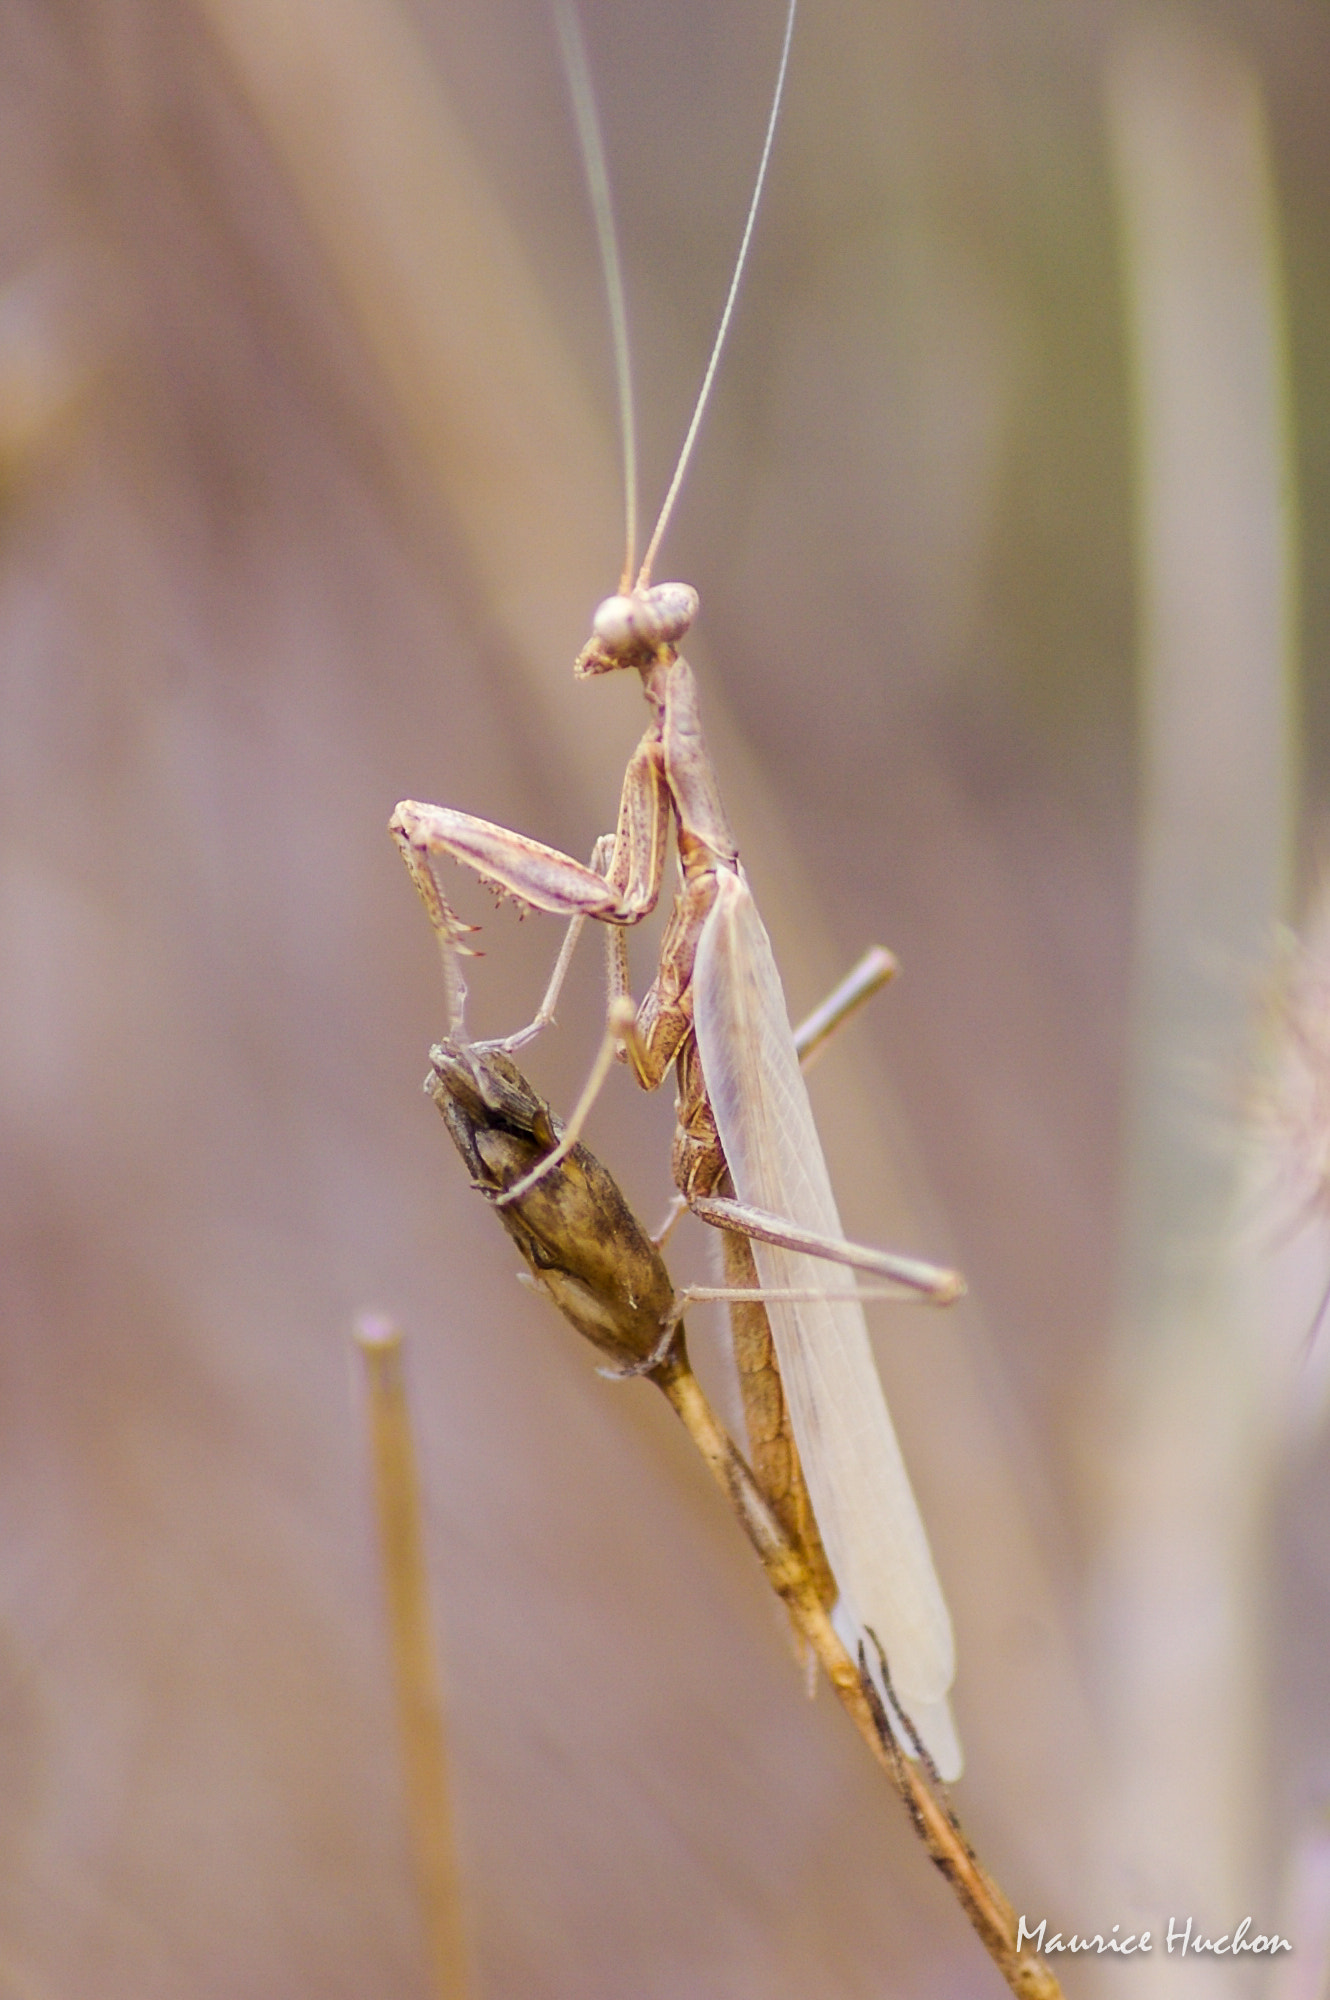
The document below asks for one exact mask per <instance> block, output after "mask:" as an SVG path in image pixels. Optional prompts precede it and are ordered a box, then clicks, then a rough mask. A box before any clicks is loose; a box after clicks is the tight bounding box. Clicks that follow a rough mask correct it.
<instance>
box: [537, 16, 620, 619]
mask: <svg viewBox="0 0 1330 2000" xmlns="http://www.w3.org/2000/svg"><path fill="white" fill-rule="evenodd" d="M554 25H555V27H556V28H557V29H558V33H559V49H560V53H561V54H562V56H563V70H564V75H565V76H566V77H567V79H568V93H569V96H570V97H571V98H572V100H573V118H574V120H575V122H576V125H577V145H578V150H579V152H580V153H581V155H582V171H583V173H584V174H585V175H586V184H587V193H588V195H589V196H590V198H591V214H592V219H593V220H594V222H595V225H596V241H597V244H598V245H599V248H600V269H601V275H602V277H603V278H604V281H605V300H606V304H607V305H608V307H609V314H610V339H611V341H612V343H613V346H614V374H615V379H616V382H617V385H618V394H619V435H620V437H621V438H622V439H623V499H624V520H625V540H626V553H625V555H624V561H623V582H622V584H621V586H620V588H621V589H622V590H624V591H626V590H627V589H628V587H629V585H630V584H631V582H632V580H633V566H634V564H635V563H636V561H637V417H636V412H635V410H634V405H633V367H632V353H631V349H630V347H629V344H628V308H627V305H626V304H625V301H624V289H623V266H622V265H621V264H620V262H619V239H618V234H617V232H616V230H615V227H614V203H613V201H612V199H611V197H610V177H609V173H608V171H607V169H606V166H605V147H604V143H603V141H602V139H601V132H600V118H599V115H598V113H597V111H596V93H595V91H594V90H593V89H592V87H591V71H590V69H589V67H588V65H587V57H586V43H585V42H584V41H583V39H582V28H581V23H580V22H579V21H578V18H577V13H576V10H575V9H574V7H573V4H572V0H554Z"/></svg>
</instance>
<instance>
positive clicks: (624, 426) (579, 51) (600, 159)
mask: <svg viewBox="0 0 1330 2000" xmlns="http://www.w3.org/2000/svg"><path fill="white" fill-rule="evenodd" d="M797 9H798V0H789V5H788V7H787V9H786V13H785V36H784V39H783V41H782V43H781V51H780V65H779V67H778V69H777V71H776V88H775V90H774V92H773V93H772V98H771V110H770V112H769V114H768V116H767V129H766V136H765V138H764V139H763V141H762V157H761V159H760V160H759V162H758V168H757V179H756V180H755V181H754V183H753V193H752V197H751V199H750V200H749V203H748V214H747V216H746V217H745V220H744V228H743V235H742V237H741V238H740V241H739V255H738V257H737V258H736V259H735V264H734V274H733V276H732V277H731V279H730V289H729V291H728V293H727V294H726V297H725V305H724V308H723V310H722V312H721V316H720V324H719V326H718V327H717V328H716V338H715V341H714V342H713V343H712V348H711V355H710V358H709V360H708V362H707V365H706V372H705V374H704V375H703V377H702V387H701V388H700V389H699V391H698V396H697V402H696V404H695V405H694V408H693V414H692V418H691V420H690V422H689V425H688V430H687V433H686V434H685V437H684V441H683V448H682V450H681V451H680V453H679V462H678V464H677V465H676V466H675V468H674V477H673V478H672V479H671V481H670V485H669V491H668V492H667V493H666V495H665V503H664V505H663V506H662V508H661V510H660V516H659V519H658V520H657V522H656V525H655V528H654V529H653V531H652V535H651V540H650V542H649V543H648V544H647V551H646V554H645V555H644V556H643V558H642V567H641V569H640V571H639V572H638V576H637V584H636V587H637V589H638V590H645V589H646V588H647V587H648V585H649V584H650V582H651V569H652V565H653V563H654V562H655V560H656V555H657V552H658V550H659V548H660V545H661V542H662V540H663V539H664V535H665V530H666V528H667V527H668V526H669V522H670V516H671V514H673V512H674V503H675V501H676V500H677V499H678V497H679V489H680V488H681V486H682V485H683V480H684V474H685V472H686V471H687V470H688V461H689V460H690V459H691V457H692V455H693V446H694V445H695V444H696V443H697V434H698V432H699V431H700V430H701V428H702V418H703V415H704V413H705V411H706V407H707V403H708V402H709V401H710V398H711V387H712V384H713V382H714V381H715V379H716V370H717V368H718V367H719V366H720V357H721V351H722V349H723V348H724V346H725V338H726V335H727V334H728V333H729V330H730V321H731V319H732V318H733V316H734V302H735V300H736V298H737V297H738V295H739V281H740V279H741V278H742V277H743V273H744V265H745V264H746V263H747V261H748V249H749V245H750V244H751V242H752V240H753V226H754V224H755V223H756V221H757V211H758V208H759V206H760V205H761V201H762V189H763V187H764V186H765V184H766V178H767V168H768V166H769V164H770V162H771V148H772V145H773V143H774V141H775V137H776V123H777V120H778V119H779V117H780V106H781V99H782V97H783V96H784V94H785V73H786V71H787V69H788V68H789V65H790V43H791V41H792V40H793V39H794V17H795V13H796V12H797ZM554 19H555V24H556V26H557V28H558V32H559V46H560V49H561V51H562V54H563V66H564V71H565V73H566V75H567V78H568V89H569V94H570V95H571V97H572V100H573V116H574V119H575V120H576V124H577V141H578V147H579V150H580V151H581V154H582V169H583V172H584V173H585V175H586V182H587V190H588V193H589V195H590V197H591V213H592V216H593V218H594V221H595V225H596V239H597V242H598V244H599V246H600V264H601V270H602V273H603V275H604V280H605V296H606V300H607V302H608V305H609V314H610V334H611V338H612V341H613V344H614V372H615V377H616V380H617V383H618V397H619V429H620V434H621V435H622V438H623V478H624V503H625V509H626V513H627V537H626V540H627V551H626V555H625V559H624V569H623V581H622V583H621V585H620V590H621V593H622V594H624V595H626V594H627V592H628V589H629V586H630V584H632V581H633V565H634V563H635V562H636V560H637V425H636V419H635V415H634V405H633V376H632V363H631V358H630V351H629V343H628V311H627V307H626V305H625V303H624V285H623V267H622V265H621V264H620V261H619V243H618V237H617V235H616V233H615V228H614V205H613V202H612V201H611V199H610V181H609V174H608V172H607V170H606V166H605V148H604V145H603V144H602V141H601V133H600V120H599V118H598V117H597V115H596V98H595V92H594V91H593V90H592V87H591V73H590V70H589V69H588V66H587V59H586V44H585V42H584V41H583V39H582V30H581V27H580V25H579V23H578V19H577V15H576V13H575V11H574V9H573V6H572V0H555V6H554Z"/></svg>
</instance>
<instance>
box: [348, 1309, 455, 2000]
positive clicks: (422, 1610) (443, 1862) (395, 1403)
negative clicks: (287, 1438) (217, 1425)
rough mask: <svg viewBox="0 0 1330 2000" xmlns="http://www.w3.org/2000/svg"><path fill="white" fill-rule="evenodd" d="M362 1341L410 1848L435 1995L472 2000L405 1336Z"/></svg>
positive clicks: (382, 1325) (369, 1336)
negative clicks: (404, 1354)
mask: <svg viewBox="0 0 1330 2000" xmlns="http://www.w3.org/2000/svg"><path fill="white" fill-rule="evenodd" d="M356 1344H357V1346H358V1347H359V1349H360V1355H361V1359H362V1361H363V1362H364V1372H365V1385H366V1390H367V1392H368V1406H369V1407H368V1419H369V1432H370V1448H371V1455H372V1457H373V1461H374V1499H375V1511H376V1514H377V1520H378V1530H379V1552H380V1558H381V1560H382V1564H383V1577H384V1586H385V1590H386V1595H387V1601H388V1626H389V1634H390V1642H391V1649H392V1662H393V1682H394V1687H395V1692H396V1697H397V1721H398V1729H399V1733H400V1736H401V1743H402V1763H403V1770H404V1774H405V1779H406V1795H407V1813H408V1818H409V1822H410V1829H411V1847H412V1853H413V1857H414V1860H415V1866H416V1876H417V1880H418V1883H419V1887H420V1898H421V1903H422V1906H423V1911H424V1918H425V1932H426V1937H427V1940H428V1946H429V1956H430V1962H431V1967H432V1970H433V1975H434V1980H433V1983H434V1991H435V1993H436V1995H437V1996H438V2000H472V1996H473V1995H474V1992H475V1985H474V1982H473V1980H472V1976H471V1962H470V1954H469V1952H468V1949H467V1941H466V1930H465V1925H464V1922H463V1917H462V1895H461V1886H460V1879H459V1875H458V1868H457V1858H456V1849H455V1844H454V1838H453V1825H452V1812H451V1807H450V1803H449V1800H450V1790H449V1782H448V1751H447V1735H446V1730H445V1726H444V1710H443V1693H442V1688H441V1683H440V1677H439V1668H438V1661H437V1659H436V1657H435V1650H434V1641H433V1636H432V1634H431V1631H430V1607H429V1586H428V1580H427V1577H426V1572H425V1555H424V1535H423V1533H422V1528H421V1518H420V1511H421V1510H420V1481H419V1478H418V1475H417V1471H416V1454H415V1446H414V1444H413V1442H412V1436H411V1416H410V1411H409V1409H408V1407H407V1399H406V1381H405V1376H404V1373H403V1369H402V1335H401V1333H400V1331H399V1330H398V1328H397V1327H395V1326H394V1325H393V1324H392V1323H391V1322H390V1321H388V1320H384V1319H379V1318H375V1317H366V1318H364V1319H362V1320H361V1321H360V1322H359V1323H358V1325H357V1327H356Z"/></svg>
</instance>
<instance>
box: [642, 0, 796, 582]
mask: <svg viewBox="0 0 1330 2000" xmlns="http://www.w3.org/2000/svg"><path fill="white" fill-rule="evenodd" d="M797 10H798V0H789V6H788V8H787V9H786V13H785V38H784V40H783V41H782V43H781V50H780V66H779V68H778V69H777V71H776V88H775V90H774V91H773V93H772V97H771V111H770V113H769V114H768V117H767V131H766V137H765V138H764V139H763V141H762V157H761V159H760V160H759V162H758V168H757V179H756V180H755V181H754V182H753V194H752V199H751V200H750V202H749V204H748V214H747V216H746V218H745V220H744V232H743V235H742V237H741V238H740V241H739V255H738V257H737V258H736V259H735V263H734V276H733V277H732V278H731V279H730V289H729V292H728V293H727V294H726V298H725V307H724V310H723V312H722V313H721V316H720V325H719V326H718V327H717V328H716V338H715V341H714V342H713V344H712V349H711V358H710V360H709V361H708V362H707V366H706V373H705V374H704V375H703V377H702V387H701V388H700V389H699V391H698V395H697V403H696V406H695V407H694V410H693V416H692V421H691V423H690V424H689V426H688V432H687V435H686V436H685V438H684V441H683V449H682V450H681V451H680V453H679V463H678V464H677V465H676V466H675V468H674V477H673V479H672V480H671V481H670V487H669V491H668V493H667V494H666V495H665V504H664V506H663V507H662V508H661V510H660V516H659V519H658V520H657V522H656V525H655V528H654V529H653V530H652V535H651V540H650V541H649V542H648V543H647V551H646V554H645V555H644V556H643V558H642V567H641V570H640V571H639V572H638V578H637V588H638V590H645V589H646V588H647V587H648V585H649V584H650V582H651V567H652V564H653V563H654V562H655V560H656V552H657V550H658V549H659V548H660V545H661V542H662V540H663V539H664V536H665V530H666V528H667V527H668V526H669V522H670V516H671V514H672V513H673V512H674V503H675V501H676V500H677V499H678V497H679V488H680V487H681V486H682V485H683V476H684V473H685V472H686V471H687V470H688V461H689V459H690V458H691V457H692V455H693V446H694V445H695V444H696V442H697V434H698V431H699V430H700V429H701V427H702V417H703V413H704V411H705V410H706V407H707V403H708V401H709V399H710V396H711V385H712V383H713V382H714V381H715V379H716V370H717V368H718V367H719V365H720V356H721V349H722V348H723V347H724V345H725V336H726V335H727V334H728V332H729V330H730V320H731V318H732V317H733V314H734V301H735V299H736V298H737V297H738V295H739V280H740V279H741V278H742V277H743V273H744V265H745V264H746V263H747V262H748V246H749V244H750V243H751V242H752V240H753V225H754V223H755V222H756V221H757V211H758V207H759V204H760V203H761V200H762V189H763V187H764V185H765V183H766V178H767V167H768V166H769V164H770V162H771V148H772V145H773V143H774V141H775V137H776V121H777V119H778V118H779V117H780V102H781V98H782V97H783V96H784V94H785V72H786V70H787V69H788V68H789V66H790V43H791V42H792V41H793V39H794V17H795V13H796V12H797Z"/></svg>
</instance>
